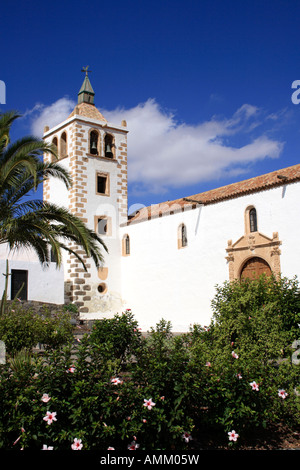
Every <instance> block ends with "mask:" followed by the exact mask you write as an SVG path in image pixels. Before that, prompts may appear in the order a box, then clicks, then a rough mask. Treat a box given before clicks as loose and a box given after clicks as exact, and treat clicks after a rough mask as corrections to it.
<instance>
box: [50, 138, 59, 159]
mask: <svg viewBox="0 0 300 470" xmlns="http://www.w3.org/2000/svg"><path fill="white" fill-rule="evenodd" d="M52 145H53V147H54V150H55V152H56V154H57V156H58V141H57V137H53V139H52ZM54 160H55V157H54V155H51V161H52V162H53V161H54Z"/></svg>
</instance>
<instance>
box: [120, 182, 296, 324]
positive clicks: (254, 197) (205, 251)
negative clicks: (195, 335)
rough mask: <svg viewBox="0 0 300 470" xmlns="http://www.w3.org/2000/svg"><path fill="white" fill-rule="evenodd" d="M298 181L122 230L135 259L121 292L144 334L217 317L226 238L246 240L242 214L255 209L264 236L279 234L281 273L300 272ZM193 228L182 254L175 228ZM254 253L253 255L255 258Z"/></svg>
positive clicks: (225, 274) (128, 263) (128, 262)
mask: <svg viewBox="0 0 300 470" xmlns="http://www.w3.org/2000/svg"><path fill="white" fill-rule="evenodd" d="M299 201H300V184H299V183H295V184H289V185H287V186H282V187H278V188H274V189H270V190H267V191H261V192H257V193H254V194H251V195H246V196H242V197H239V198H236V199H230V200H227V201H223V202H219V203H216V204H211V205H207V206H201V207H200V208H199V209H194V210H187V211H185V212H183V213H182V212H181V213H176V214H174V215H168V216H163V217H160V218H156V219H152V220H149V221H145V222H139V223H134V224H132V225H131V226H127V227H123V228H122V230H121V232H122V233H121V235H123V234H125V233H128V234H129V236H130V246H131V253H130V256H127V257H122V292H123V300H124V302H125V305H126V308H131V309H132V311H133V313H134V315H135V317H136V319H137V320H138V322H139V325H140V327H141V328H142V330H144V331H146V330H148V329H149V328H150V327H151V326H155V324H156V323H157V322H158V321H159V320H160V319H161V318H164V319H166V320H169V321H171V323H172V326H173V331H177V332H181V331H187V330H188V329H189V326H190V325H191V324H193V323H198V324H201V325H207V324H208V323H209V322H210V319H211V318H212V309H211V300H212V299H213V297H214V295H215V292H216V290H215V286H216V285H217V284H222V283H223V282H224V281H226V280H228V279H229V270H228V263H227V260H226V254H227V253H226V248H227V241H228V240H230V239H232V241H233V243H234V242H235V241H237V240H238V239H239V238H240V237H241V236H242V235H244V212H245V209H246V208H247V207H248V206H249V205H253V206H255V208H256V210H257V218H258V231H259V232H260V233H262V234H264V235H266V236H268V237H272V235H273V232H278V235H279V239H280V240H281V241H282V245H281V246H280V250H281V256H280V263H281V272H282V275H283V276H287V277H293V276H294V275H297V276H299V275H300V265H299V260H300V245H299V243H298V238H299V235H300V217H299V216H300V209H299ZM181 223H185V224H186V227H187V237H188V246H187V247H184V248H182V249H178V244H177V229H178V226H179V225H180V224H181ZM253 256H255V252H254V253H253Z"/></svg>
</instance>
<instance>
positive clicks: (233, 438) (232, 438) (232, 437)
mask: <svg viewBox="0 0 300 470" xmlns="http://www.w3.org/2000/svg"><path fill="white" fill-rule="evenodd" d="M228 436H229V440H230V441H236V440H237V438H238V437H239V435H238V434H237V433H236V432H235V431H230V432H229V433H228Z"/></svg>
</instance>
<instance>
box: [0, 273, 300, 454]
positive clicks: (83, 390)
mask: <svg viewBox="0 0 300 470" xmlns="http://www.w3.org/2000/svg"><path fill="white" fill-rule="evenodd" d="M213 308H214V317H213V319H212V321H211V324H210V325H209V326H207V327H203V326H201V325H194V326H193V328H192V329H191V331H190V332H188V333H185V334H180V335H173V334H172V329H171V324H170V322H168V321H166V320H161V321H160V322H159V323H158V324H157V325H156V327H155V328H151V330H150V331H149V332H148V334H147V335H146V336H145V337H144V336H142V335H141V333H140V330H139V329H138V325H137V322H136V321H135V320H134V317H133V315H132V312H131V311H126V312H124V314H122V315H116V316H115V317H114V318H112V319H110V320H104V321H99V322H96V324H95V327H94V329H93V331H92V333H91V335H90V336H88V335H86V336H85V337H84V338H83V339H82V341H81V343H79V345H78V349H77V351H76V355H75V354H74V349H72V347H71V345H70V344H69V345H67V346H65V347H60V348H57V347H52V348H49V349H48V350H47V351H45V353H44V355H32V356H30V355H28V352H27V353H26V352H24V351H21V352H20V353H18V354H17V355H15V356H14V357H12V358H10V359H9V360H8V363H7V364H6V365H2V366H0V397H1V399H0V448H1V449H20V448H30V449H37V450H38V449H41V448H42V447H43V445H47V446H52V447H54V449H57V450H64V449H66V450H68V449H70V450H71V446H72V443H73V442H74V439H81V441H82V442H81V443H82V445H83V447H82V448H83V449H84V450H97V451H106V450H107V449H108V447H114V448H115V449H116V450H119V451H124V450H126V449H127V447H128V446H130V445H132V446H133V448H134V447H135V446H139V449H142V450H143V449H144V450H151V449H155V450H159V449H161V450H175V449H176V450H183V449H201V436H202V435H203V433H211V434H213V433H215V432H218V433H219V432H221V433H222V435H223V436H224V441H223V443H224V444H225V445H226V444H227V445H228V446H229V445H231V446H236V447H237V448H238V446H239V445H240V444H241V443H242V442H243V439H245V436H246V435H247V433H249V432H252V433H253V432H255V429H259V428H261V427H263V426H268V425H270V424H276V423H277V424H278V423H281V422H284V423H285V424H288V425H289V426H290V427H291V428H293V427H294V428H297V426H299V424H300V413H299V411H300V406H299V395H297V394H296V393H295V390H296V389H297V388H298V390H299V365H297V364H296V363H294V362H293V361H292V360H291V353H292V352H293V350H292V349H291V343H292V342H293V341H294V340H295V339H297V338H299V327H298V325H297V323H299V291H298V284H297V281H296V280H295V279H294V280H292V281H288V280H283V279H280V280H275V279H260V280H259V281H257V282H252V283H248V282H243V283H238V282H237V283H231V284H229V283H225V284H224V285H223V286H220V287H217V291H216V296H215V298H214V300H213ZM43 321H45V318H43ZM12 327H13V325H12V326H11V328H12ZM19 343H21V341H19ZM54 345H55V346H56V344H54ZM44 394H47V395H48V396H49V397H50V399H49V400H48V401H43V396H44ZM47 412H48V414H49V413H50V414H51V413H55V414H53V418H54V419H53V421H51V419H50V421H51V424H47V421H46V420H45V419H44V418H47ZM49 416H50V415H49ZM49 416H48V418H49ZM233 430H235V431H236V433H238V435H239V438H238V439H237V441H236V442H235V441H229V437H228V433H229V432H231V431H233ZM190 435H192V437H193V440H190V438H189V436H190Z"/></svg>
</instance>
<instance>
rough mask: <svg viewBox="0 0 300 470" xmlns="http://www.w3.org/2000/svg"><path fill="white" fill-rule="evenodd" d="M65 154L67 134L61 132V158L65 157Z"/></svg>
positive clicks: (66, 152)
mask: <svg viewBox="0 0 300 470" xmlns="http://www.w3.org/2000/svg"><path fill="white" fill-rule="evenodd" d="M67 154H68V146H67V134H66V133H65V132H63V133H62V135H61V137H60V156H61V158H63V157H66V156H67Z"/></svg>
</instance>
